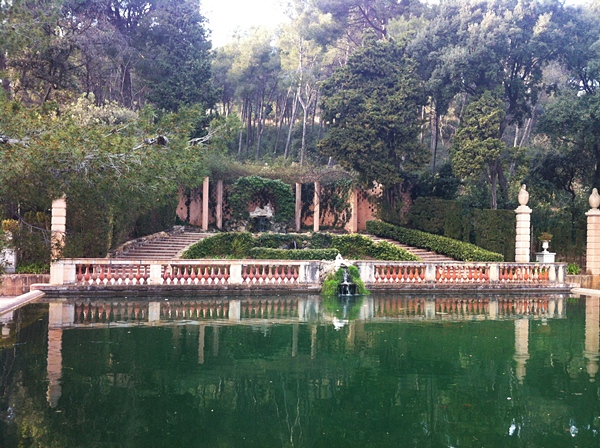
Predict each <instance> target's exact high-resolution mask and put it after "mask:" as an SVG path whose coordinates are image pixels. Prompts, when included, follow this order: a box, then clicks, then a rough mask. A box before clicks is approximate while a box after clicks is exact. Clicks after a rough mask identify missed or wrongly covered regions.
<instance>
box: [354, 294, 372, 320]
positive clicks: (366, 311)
mask: <svg viewBox="0 0 600 448" xmlns="http://www.w3.org/2000/svg"><path fill="white" fill-rule="evenodd" d="M374 309H375V306H374V302H373V299H372V298H371V297H365V298H364V299H363V304H362V306H361V307H360V311H359V312H358V319H359V320H368V319H371V318H373V310H374Z"/></svg>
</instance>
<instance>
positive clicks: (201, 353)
mask: <svg viewBox="0 0 600 448" xmlns="http://www.w3.org/2000/svg"><path fill="white" fill-rule="evenodd" d="M205 329H206V325H200V326H198V364H204V330H205Z"/></svg>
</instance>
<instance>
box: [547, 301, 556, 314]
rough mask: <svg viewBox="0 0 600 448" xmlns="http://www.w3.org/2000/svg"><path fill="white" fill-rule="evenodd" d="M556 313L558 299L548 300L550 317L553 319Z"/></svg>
mask: <svg viewBox="0 0 600 448" xmlns="http://www.w3.org/2000/svg"><path fill="white" fill-rule="evenodd" d="M555 312H556V298H550V299H549V300H548V317H550V318H553V317H554V313H555Z"/></svg>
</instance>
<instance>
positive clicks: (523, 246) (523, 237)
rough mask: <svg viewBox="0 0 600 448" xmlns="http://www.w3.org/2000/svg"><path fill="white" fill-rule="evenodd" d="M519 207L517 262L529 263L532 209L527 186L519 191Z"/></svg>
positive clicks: (516, 245)
mask: <svg viewBox="0 0 600 448" xmlns="http://www.w3.org/2000/svg"><path fill="white" fill-rule="evenodd" d="M518 199H519V206H518V207H517V208H516V210H515V213H516V214H517V238H516V244H515V262H516V263H529V255H530V251H531V250H530V248H531V209H530V208H529V207H527V202H528V201H529V193H528V192H527V190H526V189H525V184H523V185H522V186H521V190H520V191H519V196H518Z"/></svg>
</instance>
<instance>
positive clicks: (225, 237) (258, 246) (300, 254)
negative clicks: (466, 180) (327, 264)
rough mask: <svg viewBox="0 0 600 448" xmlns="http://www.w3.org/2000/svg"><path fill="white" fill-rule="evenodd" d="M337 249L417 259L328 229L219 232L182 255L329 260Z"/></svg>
mask: <svg viewBox="0 0 600 448" xmlns="http://www.w3.org/2000/svg"><path fill="white" fill-rule="evenodd" d="M284 247H293V248H294V249H285V248H284ZM296 248H301V249H296ZM338 252H339V253H340V254H341V255H342V256H343V257H346V258H353V259H361V258H365V257H371V258H375V259H378V260H394V261H420V259H419V258H418V257H416V256H415V255H413V254H411V253H410V252H408V251H406V250H404V249H402V248H401V247H398V246H395V245H394V244H391V243H388V242H386V241H381V242H379V243H377V244H375V243H373V241H372V240H371V239H370V238H367V237H365V236H363V235H357V234H352V235H331V234H328V233H316V234H313V235H312V236H311V235H290V234H263V235H260V236H258V237H256V238H255V237H254V236H252V234H250V233H248V232H230V233H218V234H216V235H214V236H211V237H208V238H205V239H203V240H202V241H199V242H198V243H196V244H194V245H193V246H191V247H190V248H189V249H188V250H187V251H186V252H185V253H184V254H183V256H182V258H186V259H197V258H258V259H280V260H323V259H329V260H332V259H335V257H336V256H337V254H338Z"/></svg>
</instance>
